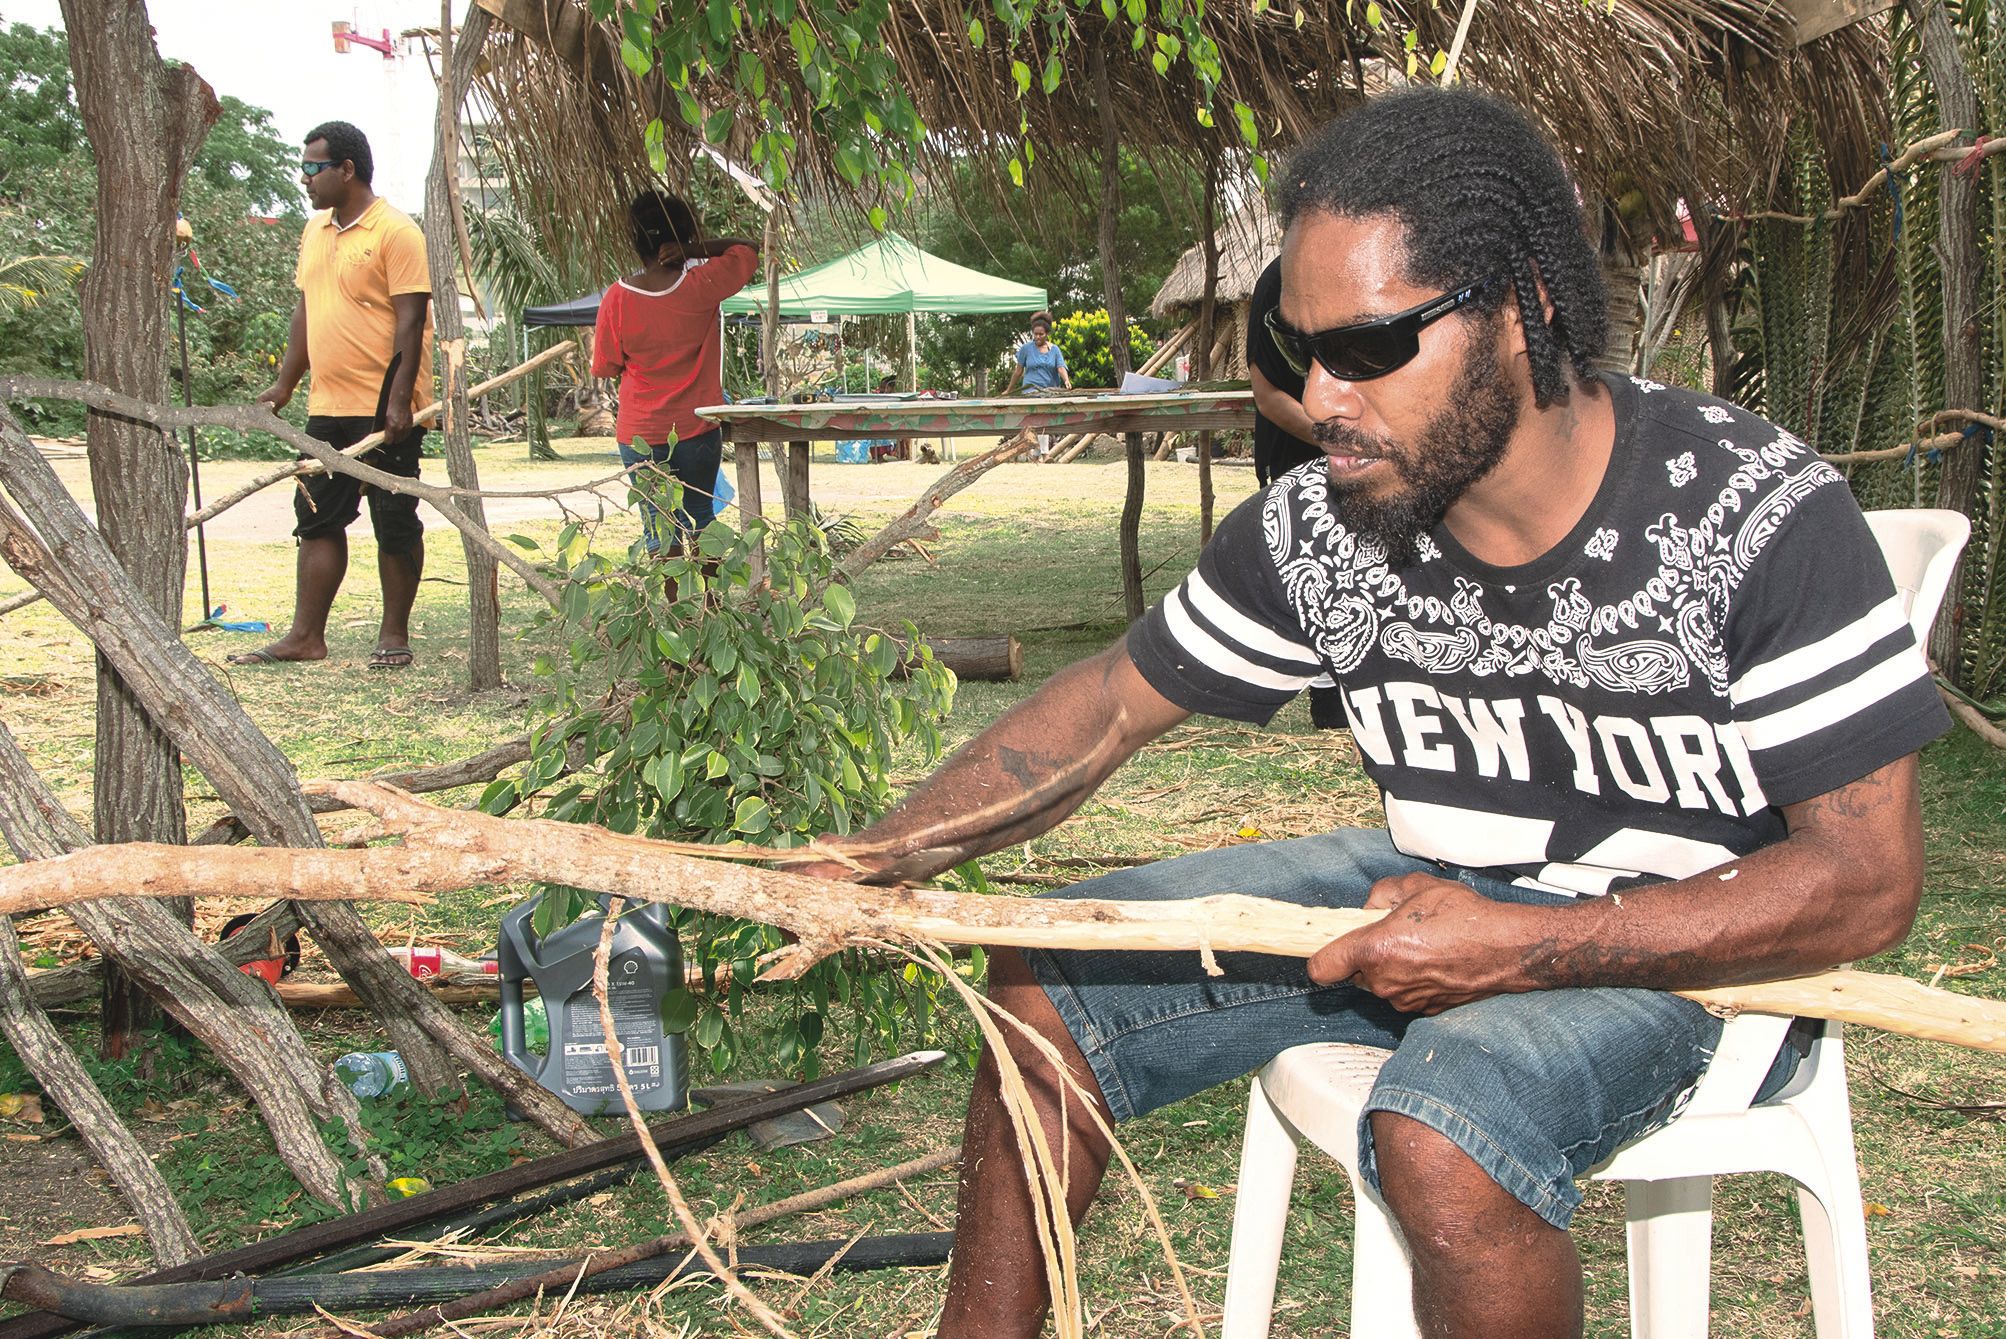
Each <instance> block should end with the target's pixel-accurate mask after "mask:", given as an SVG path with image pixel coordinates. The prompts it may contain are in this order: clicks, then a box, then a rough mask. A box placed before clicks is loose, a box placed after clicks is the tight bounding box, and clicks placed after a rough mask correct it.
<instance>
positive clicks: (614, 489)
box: [53, 437, 1254, 544]
mask: <svg viewBox="0 0 2006 1339" xmlns="http://www.w3.org/2000/svg"><path fill="white" fill-rule="evenodd" d="M555 445H556V448H557V451H558V453H559V455H560V456H562V457H563V459H561V460H558V461H552V462H536V461H530V460H529V459H527V448H526V447H524V445H523V444H522V443H520V442H517V443H499V444H495V445H491V446H486V447H482V448H480V449H479V450H478V451H477V452H476V456H477V461H478V465H479V468H480V471H481V483H482V486H483V487H484V488H489V489H503V490H506V489H549V488H560V487H566V486H569V485H572V484H578V483H584V482H587V481H589V480H592V479H598V478H603V477H605V476H607V475H609V474H612V473H614V472H615V471H617V470H618V469H619V468H620V455H619V451H618V449H617V448H616V447H615V446H614V444H613V441H612V439H610V438H604V437H580V438H568V439H564V440H561V441H559V442H557V443H556V444H555ZM818 445H821V446H823V447H824V448H825V449H826V447H827V445H828V444H827V443H820V444H818ZM932 445H934V446H935V447H936V449H939V448H940V447H941V444H940V443H933V444H932ZM988 445H989V442H988V440H987V439H985V438H964V439H961V440H960V442H959V444H958V448H957V449H958V450H959V451H960V453H961V456H962V458H964V459H965V458H966V457H967V456H969V455H971V454H974V453H975V452H978V451H981V450H984V449H986V448H987V447H988ZM763 454H764V453H762V455H763ZM53 463H54V465H55V467H56V473H57V474H58V475H59V476H60V477H61V478H62V480H63V483H64V485H65V486H67V487H68V488H69V489H70V491H71V492H72V493H73V494H74V495H75V496H76V497H77V498H78V500H79V501H81V502H82V503H83V504H84V506H85V508H86V509H87V510H88V509H89V507H90V469H89V466H88V464H87V463H86V462H85V461H84V460H83V459H81V458H74V459H69V458H66V459H58V460H56V461H54V462H53ZM948 463H950V462H948V460H947V458H946V457H944V456H943V458H942V463H940V464H933V465H927V464H921V463H918V462H916V461H885V462H883V463H881V464H876V465H843V464H837V463H835V462H834V461H833V460H830V459H827V458H822V459H817V460H816V461H815V462H814V464H813V465H812V466H811V467H810V472H809V493H810V496H811V497H812V498H813V499H814V501H815V504H816V505H817V506H818V507H820V508H821V509H822V510H823V511H825V512H830V511H835V512H846V511H863V512H868V513H872V514H886V515H889V514H892V513H896V512H898V511H900V510H903V509H904V508H905V507H906V506H907V505H909V504H910V503H911V502H912V500H913V499H914V498H916V497H918V496H919V494H920V492H921V490H922V489H924V488H925V487H926V486H927V484H929V483H931V482H932V481H933V480H934V479H936V478H938V477H939V476H940V475H941V473H942V472H943V471H944V470H945V469H946V468H947V466H948ZM760 464H761V476H762V479H763V493H764V496H765V497H766V498H767V499H769V500H770V505H772V506H773V507H774V509H775V510H777V508H778V498H779V496H780V481H779V476H778V475H777V474H776V473H775V472H774V469H773V464H772V462H771V460H770V459H762V460H761V462H760ZM276 468H277V465H276V464H275V462H272V461H268V460H256V461H251V460H218V461H209V462H206V463H204V464H203V466H202V495H203V496H204V497H205V498H211V499H214V498H217V497H221V496H222V495H223V494H225V493H227V492H229V491H231V490H232V489H234V488H237V487H239V486H240V485H242V484H244V483H246V482H248V481H249V480H251V479H254V478H256V477H258V476H259V475H262V474H268V473H270V472H271V471H273V470H274V469H276ZM1125 470H1126V466H1125V465H1124V464H1123V463H1122V461H1121V460H1120V459H1118V458H1115V457H1114V455H1113V452H1112V450H1111V449H1108V448H1106V447H1103V448H1102V449H1099V450H1098V451H1097V453H1096V454H1095V455H1092V456H1089V457H1086V458H1083V459H1081V460H1078V461H1075V462H1073V463H1072V464H1069V465H1042V464H1037V463H1035V462H1021V463H1013V464H1009V465H1004V466H1001V467H999V468H998V469H996V470H994V471H992V472H991V473H990V475H989V476H988V477H987V478H985V479H983V480H982V481H981V482H980V483H978V484H976V485H975V486H974V487H973V488H971V489H969V490H968V491H966V492H964V493H962V494H960V495H958V496H957V497H956V498H955V499H954V501H953V503H952V504H950V505H951V506H952V507H954V508H955V509H957V510H964V511H979V512H989V511H992V510H993V511H1006V510H1011V509H1013V508H1014V507H1016V506H1018V505H1021V504H1022V503H1024V502H1026V501H1045V502H1050V503H1063V502H1064V501H1066V500H1070V499H1077V500H1088V499H1095V500H1100V499H1105V498H1107V497H1109V496H1110V495H1111V494H1112V495H1113V496H1117V497H1118V496H1119V495H1120V493H1121V491H1122V490H1123V488H1124V487H1125V478H1126V476H1125ZM727 473H729V471H727ZM422 477H424V478H425V479H426V480H427V481H428V482H432V483H438V484H443V483H445V482H446V466H445V462H444V461H441V460H427V461H426V462H425V464H424V474H423V476H422ZM1197 481H1198V467H1197V466H1196V465H1184V464H1178V463H1176V462H1173V461H1165V462H1162V463H1157V464H1152V465H1151V466H1150V471H1149V487H1150V493H1151V497H1152V499H1155V498H1157V497H1159V496H1161V497H1164V498H1166V499H1167V498H1170V497H1176V498H1178V499H1179V500H1184V499H1192V500H1195V499H1196V497H1197V491H1198V482H1197ZM1213 486H1214V488H1215V489H1216V490H1217V493H1218V497H1219V509H1220V514H1221V515H1224V513H1225V511H1226V510H1227V509H1228V508H1229V507H1230V506H1231V505H1232V504H1233V503H1235V502H1238V501H1239V500H1240V499H1241V498H1243V497H1245V496H1246V495H1247V494H1248V493H1250V492H1252V491H1253V487H1254V472H1253V470H1252V469H1251V468H1249V467H1247V466H1245V465H1240V464H1233V463H1226V462H1221V463H1220V464H1219V466H1218V468H1216V469H1215V470H1214V473H1213ZM605 496H606V497H607V499H608V501H609V502H610V503H612V504H614V505H621V504H623V503H624V489H622V488H620V487H619V486H617V485H614V486H609V487H608V488H607V489H606V490H605ZM292 505H293V504H292V489H291V486H290V485H288V486H277V485H275V486H273V487H270V488H267V489H265V490H264V491H263V492H260V493H256V494H253V495H252V496H251V497H249V498H247V499H245V500H244V501H243V502H240V503H238V504H237V505H236V506H234V507H232V508H231V509H230V510H228V511H226V512H224V513H223V514H222V515H220V516H218V517H216V518H215V519H214V520H212V521H210V522H209V523H208V524H207V525H206V526H205V527H204V529H205V531H206V533H207V537H208V538H209V539H210V540H211V541H212V542H218V543H247V544H259V543H275V542H280V541H283V540H284V539H285V538H286V536H287V535H289V534H290V533H291V532H292V525H293V513H292ZM571 505H572V506H573V507H574V508H577V507H581V506H582V507H583V508H584V509H585V510H586V511H588V512H590V511H592V510H594V507H593V504H592V503H591V500H590V498H589V497H588V498H583V499H580V498H579V497H577V495H574V496H573V498H572V499H571ZM486 507H487V516H488V524H489V526H490V527H491V528H493V529H496V530H506V529H507V527H508V526H509V525H510V524H511V523H515V522H519V521H525V520H542V519H557V518H559V517H561V516H562V515H563V514H564V508H563V505H562V504H561V503H560V502H559V501H558V500H556V499H553V498H523V497H490V498H488V499H487V500H486ZM419 512H420V514H421V515H422V516H423V518H424V521H425V525H426V528H427V529H430V530H443V529H445V528H446V522H445V519H444V518H443V517H441V516H440V515H439V514H438V513H437V512H436V511H435V510H433V508H432V506H431V505H430V504H429V503H421V504H420V506H419Z"/></svg>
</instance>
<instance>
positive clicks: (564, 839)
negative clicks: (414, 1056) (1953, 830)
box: [0, 781, 2006, 1054]
mask: <svg viewBox="0 0 2006 1339" xmlns="http://www.w3.org/2000/svg"><path fill="white" fill-rule="evenodd" d="M307 789H308V790H309V791H310V792H312V793H316V794H326V795H333V796H336V797H337V798H339V799H342V800H344V801H346V802H347V803H349V804H351V805H353V806H354V807H356V808H358V809H364V810H367V811H368V812H370V813H372V814H375V815H376V816H377V817H378V818H379V819H380V820H382V824H383V827H384V829H385V830H386V831H388V832H391V833H396V834H399V835H401V836H402V837H403V838H404V842H403V845H401V846H378V847H371V848H368V849H366V850H356V851H330V850H300V849H289V848H266V847H258V848H236V849H231V848H218V847H210V848H192V847H180V846H158V845H152V844H147V843H131V844H127V845H122V846H116V847H95V848H92V849H91V850H88V851H81V852H78V853H76V854H75V855H70V856H64V857H61V858H60V859H57V860H50V861H41V862H38V863H36V864H34V865H29V866H16V867H14V868H10V869H4V870H0V897H5V898H8V899H10V900H9V901H8V903H7V905H18V906H32V905H34V904H35V903H36V901H37V899H39V898H49V899H55V898H58V897H61V896H69V895H75V896H86V897H118V896H134V895H140V896H143V895H145V894H143V893H135V891H134V890H135V889H136V888H152V889H158V890H173V891H176V892H179V893H181V894H182V895H184V896H185V895H189V894H201V895H218V896H234V897H290V896H295V895H299V894H300V892H301V890H305V889H316V888H325V887H335V888H340V889H343V890H345V891H346V892H347V894H348V895H349V896H351V897H357V898H367V897H374V896H378V895H379V894H384V893H399V894H404V893H410V892H415V891H423V892H435V893H436V892H446V891H452V890H457V889H460V888H464V887H467V886H468V885H470V884H481V883H497V882H520V881H525V880H537V879H541V880H549V881H552V882H559V883H566V884H570V885H573V886H575V887H580V888H588V889H592V890H595V891H598V892H605V893H611V894H615V895H617V896H621V897H627V898H635V899H640V900H643V901H649V902H663V903H668V904H671V905H675V906H681V907H689V908H693V909H696V910H701V911H708V912H715V913H718V914H722V915H729V916H742V917H746V918H748V919H751V920H756V921H760V922H762V923H764V924H768V925H777V926H781V927H783V928H785V929H788V930H790V931H792V932H793V933H794V934H795V935H797V936H798V937H799V940H800V942H799V943H797V944H795V945H794V946H792V947H791V948H789V949H784V950H782V951H781V953H780V954H779V955H777V957H776V960H775V961H774V962H773V963H772V964H771V965H770V966H769V967H768V969H767V973H766V974H767V975H768V976H769V977H772V976H783V975H798V974H799V973H800V972H801V971H805V970H806V969H807V967H808V966H810V965H812V964H813V963H814V962H816V961H818V960H819V959H820V958H822V957H824V956H827V955H828V954H830V953H833V952H835V951H837V950H838V949H841V948H844V947H846V946H849V945H852V944H862V943H869V942H874V941H893V942H908V943H910V942H914V941H936V942H941V943H952V944H990V945H1009V946H1014V947H1029V948H1096V949H1130V950H1151V951H1157V952H1162V951H1166V950H1167V951H1189V952H1195V953H1197V954H1199V956H1200V959H1201V961H1205V962H1206V963H1207V964H1208V965H1212V964H1211V959H1212V956H1213V955H1214V954H1216V953H1224V952H1251V953H1270V954H1278V955H1282V956H1287V957H1298V958H1307V957H1309V956H1311V955H1312V954H1314V953H1315V952H1316V951H1317V950H1318V949H1320V948H1322V947H1323V946H1324V945H1325V944H1328V943H1329V942H1330V941H1331V940H1333V939H1336V938H1337V937H1339V936H1340V935H1343V934H1346V933H1349V932H1350V931H1352V930H1355V929H1357V928H1359V927H1360V926H1363V925H1369V924H1371V923H1372V922H1373V921H1375V920H1377V919H1378V918H1379V913H1377V912H1369V911H1352V910H1344V909H1332V908H1316V907H1300V906H1295V905H1292V904H1289V903H1280V902H1272V901H1267V900H1264V899H1260V898H1251V897H1243V896H1239V895H1236V894H1231V893H1224V894H1220V895H1217V896H1212V897H1204V898H1195V899H1192V900H1189V901H1183V902H1167V903H1154V902H1152V903H1131V902H1108V901H1098V900H1085V899H1081V900H1073V899H1067V900H1063V901H1062V900H1056V899H1041V898H1007V897H989V896H980V895H976V894H971V893H954V892H946V891H940V890H934V889H914V888H872V887H865V886H862V885H857V884H851V883H844V882H841V881H838V880H830V879H818V878H811V877H809V876H806V875H802V874H792V873H787V872H785V871H779V870H768V869H757V868H748V867H745V866H741V865H735V864H729V863H726V862H723V861H716V860H705V859H699V858H696V857H692V856H687V855H681V854H677V853H676V852H675V850H674V848H673V846H672V845H671V844H669V843H663V842H656V841H650V840H649V839H647V838H645V837H634V836H628V835H625V834H622V833H615V832H609V831H607V830H605V829H603V828H595V827H589V826H586V825H583V824H576V823H560V822H556V821H553V820H549V819H500V818H493V817H490V816H488V815H485V814H477V813H470V812H467V811H464V810H458V809H444V808H440V807H438V806H436V805H431V804H427V803H425V802H424V801H422V800H417V799H413V798H412V797H411V796H409V795H405V794H403V793H401V792H399V791H395V790H392V789H390V788H388V787H384V786H379V785H374V784H371V783H369V782H366V781H336V782H314V783H311V784H310V785H309V786H308V787H307ZM1676 993H1678V994H1680V995H1683V996H1685V997H1686V998H1688V999H1693V1000H1698V1001H1699V1002H1700V1003H1702V1004H1705V1005H1707V1006H1708V1007H1709V1008H1712V1009H1715V1010H1717V1011H1726V1012H1733V1011H1742V1010H1746V1011H1752V1012H1756V1013H1777V1014H1788V1015H1800V1014H1801V1015H1807V1016H1810V1017H1816V1018H1832V1019H1837V1020H1839V1021H1842V1022H1848V1023H1865V1024H1867V1025H1869V1026H1873V1027H1878V1028H1883V1029H1886V1030H1888V1031H1893V1032H1901V1033H1904V1034H1906V1035H1909V1036H1914V1037H1922V1038H1925V1039H1927V1040H1932V1041H1947V1042H1953V1043H1955V1044H1957V1045H1960V1046H1970V1047H1974V1048H1976V1049H1979V1050H1986V1051H1995V1052H1999V1053H2002V1054H2006V1004H2003V1003H2000V1002H1998V1001H1993V1000H1984V999H1976V998H1973V997H1971V996H1966V995H1957V994H1953V993H1951V992H1950V991H1945V990H1934V989H1931V988H1929V987H1926V986H1924V985H1922V984H1921V983H1919V982H1914V981H1909V980H1906V979H1904V978H1900V977H1891V976H1883V975H1877V974H1874V973H1870V972H1858V971H1834V972H1820V973H1816V974H1814V975H1811V976H1804V977H1795V978H1791V979H1788V980H1784V981H1772V982H1766V983H1763V984H1759V985H1747V986H1732V987H1723V988H1718V989H1704V990H1688V991H1679V992H1676Z"/></svg>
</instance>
